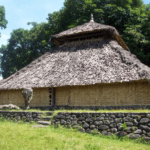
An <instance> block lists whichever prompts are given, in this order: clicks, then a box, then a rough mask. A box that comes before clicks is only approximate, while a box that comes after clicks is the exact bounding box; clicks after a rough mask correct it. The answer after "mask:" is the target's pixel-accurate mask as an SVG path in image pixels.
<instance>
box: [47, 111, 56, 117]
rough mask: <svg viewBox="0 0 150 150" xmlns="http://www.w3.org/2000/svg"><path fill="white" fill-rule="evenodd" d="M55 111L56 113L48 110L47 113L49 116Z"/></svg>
mask: <svg viewBox="0 0 150 150" xmlns="http://www.w3.org/2000/svg"><path fill="white" fill-rule="evenodd" d="M53 113H54V111H48V112H46V114H47V115H48V116H52V115H53Z"/></svg>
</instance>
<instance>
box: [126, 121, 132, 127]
mask: <svg viewBox="0 0 150 150" xmlns="http://www.w3.org/2000/svg"><path fill="white" fill-rule="evenodd" d="M125 123H126V125H127V126H133V123H132V122H125Z"/></svg>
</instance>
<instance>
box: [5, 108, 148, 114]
mask: <svg viewBox="0 0 150 150" xmlns="http://www.w3.org/2000/svg"><path fill="white" fill-rule="evenodd" d="M5 111H24V112H47V111H48V110H39V109H29V110H23V109H20V110H9V109H6V110H5ZM50 111H51V110H50ZM53 111H55V112H57V113H58V112H96V113H150V109H137V110H127V109H122V110H121V109H120V110H107V109H105V110H90V109H79V110H77V109H74V110H68V109H62V110H53Z"/></svg>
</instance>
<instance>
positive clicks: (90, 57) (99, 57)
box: [0, 38, 150, 89]
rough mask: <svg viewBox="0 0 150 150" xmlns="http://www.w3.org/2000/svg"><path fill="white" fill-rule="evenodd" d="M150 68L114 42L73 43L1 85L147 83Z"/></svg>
mask: <svg viewBox="0 0 150 150" xmlns="http://www.w3.org/2000/svg"><path fill="white" fill-rule="evenodd" d="M148 79H150V68H149V67H147V66H146V65H144V64H142V63H141V62H140V61H139V60H138V59H137V58H136V56H135V55H133V54H131V53H130V51H125V50H124V49H123V48H122V47H121V46H120V45H119V44H118V42H117V41H115V40H114V39H102V38H100V39H90V40H83V41H78V42H74V41H73V42H69V43H67V44H64V45H61V46H59V47H58V48H57V49H55V50H54V51H53V52H47V53H46V54H44V55H42V56H41V57H39V58H38V59H36V60H34V61H33V62H31V63H30V64H29V65H27V66H26V67H24V68H22V69H21V70H19V71H17V72H16V73H15V74H13V75H11V76H10V77H8V78H7V79H4V80H2V81H1V82H0V89H22V88H24V87H32V88H39V87H40V88H41V87H59V86H72V85H93V84H98V83H114V82H129V81H139V80H143V81H147V80H148Z"/></svg>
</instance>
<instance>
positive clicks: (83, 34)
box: [51, 18, 129, 50]
mask: <svg viewBox="0 0 150 150" xmlns="http://www.w3.org/2000/svg"><path fill="white" fill-rule="evenodd" d="M106 35H107V38H109V37H113V38H114V39H115V40H116V41H117V42H118V43H119V44H120V45H121V46H122V47H123V48H124V49H125V50H129V48H128V46H127V45H126V44H125V42H124V41H123V39H122V38H121V36H120V35H119V33H118V31H117V30H116V28H114V27H112V26H109V25H104V24H100V23H96V22H94V20H93V18H91V21H90V22H88V23H85V24H83V25H79V26H77V27H74V28H71V29H69V30H67V31H63V32H60V33H59V34H55V35H52V36H51V38H52V40H53V42H54V43H55V44H56V45H61V44H64V43H65V42H66V41H74V40H78V39H81V40H82V39H85V38H86V39H87V38H92V37H102V36H106Z"/></svg>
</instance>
